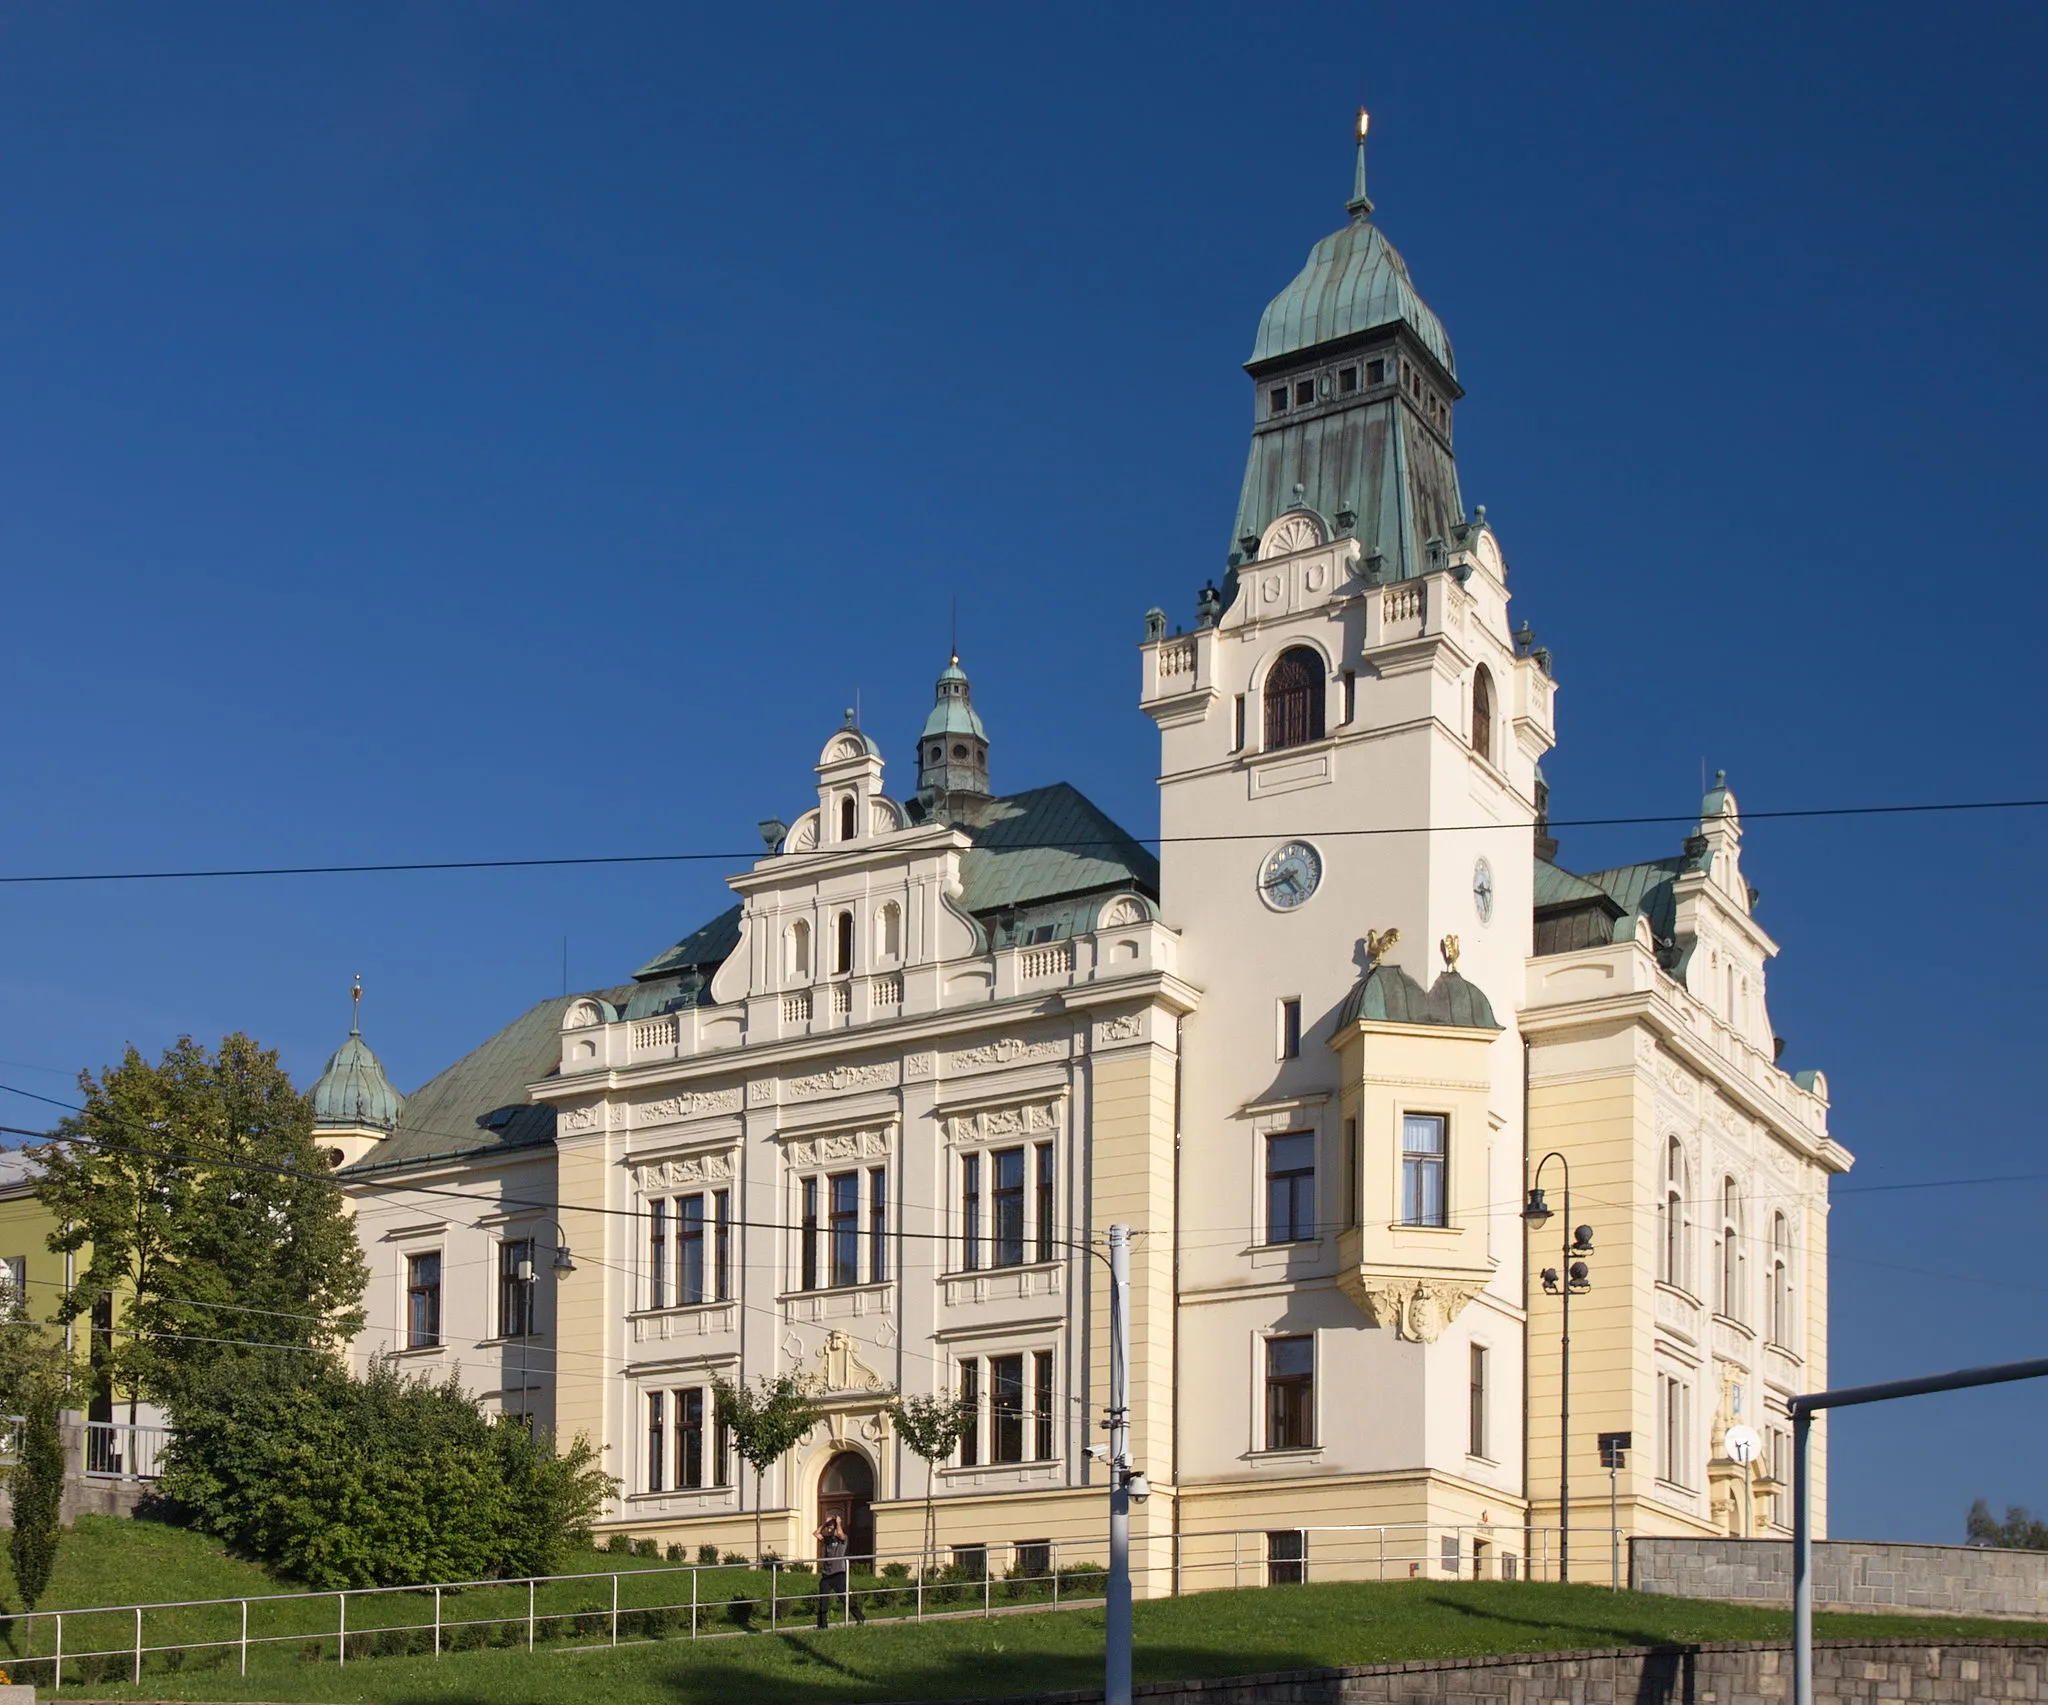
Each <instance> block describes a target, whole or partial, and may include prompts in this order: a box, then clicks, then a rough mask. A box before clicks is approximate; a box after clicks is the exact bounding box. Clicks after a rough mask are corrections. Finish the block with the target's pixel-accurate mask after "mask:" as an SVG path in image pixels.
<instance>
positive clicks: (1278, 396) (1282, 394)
mask: <svg viewBox="0 0 2048 1705" xmlns="http://www.w3.org/2000/svg"><path fill="white" fill-rule="evenodd" d="M1268 400H1269V401H1270V403H1271V404H1272V409H1273V412H1274V413H1275V414H1285V413H1286V412H1287V387H1286V386H1285V385H1275V386H1274V387H1273V394H1272V396H1271V397H1270V398H1269V399H1268Z"/></svg>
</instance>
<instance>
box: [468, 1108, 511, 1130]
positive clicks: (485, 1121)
mask: <svg viewBox="0 0 2048 1705" xmlns="http://www.w3.org/2000/svg"><path fill="white" fill-rule="evenodd" d="M518 1111H519V1109H518V1108H516V1107H494V1108H492V1109H491V1111H490V1112H488V1113H486V1114H485V1115H484V1116H483V1117H482V1118H481V1119H479V1120H478V1121H477V1123H478V1124H479V1125H481V1126H483V1128H484V1129H485V1130H487V1131H502V1130H503V1129H504V1128H505V1127H506V1126H507V1125H509V1124H511V1123H512V1115H513V1114H514V1113H516V1112H518Z"/></svg>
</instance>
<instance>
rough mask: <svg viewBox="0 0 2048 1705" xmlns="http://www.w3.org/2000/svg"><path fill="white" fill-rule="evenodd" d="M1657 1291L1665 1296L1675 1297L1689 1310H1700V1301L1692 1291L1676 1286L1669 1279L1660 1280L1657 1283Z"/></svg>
mask: <svg viewBox="0 0 2048 1705" xmlns="http://www.w3.org/2000/svg"><path fill="white" fill-rule="evenodd" d="M1657 1289H1658V1290H1659V1291H1661V1292H1662V1293H1663V1294H1664V1295H1665V1296H1668V1297H1675V1298H1676V1299H1677V1300H1678V1301H1680V1302H1682V1303H1684V1304H1685V1305H1686V1306H1687V1307H1688V1308H1698V1307H1699V1305H1700V1299H1699V1298H1698V1297H1696V1296H1694V1295H1693V1294H1692V1292H1691V1291H1689V1290H1687V1289H1686V1288H1685V1287H1684V1286H1683V1285H1674V1284H1673V1283H1672V1282H1671V1281H1670V1280H1669V1279H1659V1280H1658V1281H1657Z"/></svg>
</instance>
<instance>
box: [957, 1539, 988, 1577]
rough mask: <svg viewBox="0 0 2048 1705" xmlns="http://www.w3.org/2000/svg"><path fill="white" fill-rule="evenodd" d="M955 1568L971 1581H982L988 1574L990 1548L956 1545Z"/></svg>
mask: <svg viewBox="0 0 2048 1705" xmlns="http://www.w3.org/2000/svg"><path fill="white" fill-rule="evenodd" d="M953 1567H954V1568H956V1569H958V1570H959V1571H960V1572H961V1574H963V1575H965V1576H967V1577H968V1578H969V1579H970V1580H976V1581H979V1580H982V1579H984V1578H986V1576H987V1574H988V1547H987V1546H986V1545H956V1546H954V1547H953Z"/></svg>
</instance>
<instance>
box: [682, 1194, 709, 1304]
mask: <svg viewBox="0 0 2048 1705" xmlns="http://www.w3.org/2000/svg"><path fill="white" fill-rule="evenodd" d="M703 1300H704V1198H703V1197H702V1196H684V1197H681V1198H680V1199H678V1201H677V1202H676V1301H677V1302H679V1303H686V1304H687V1303H693V1302H702V1301H703Z"/></svg>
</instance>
